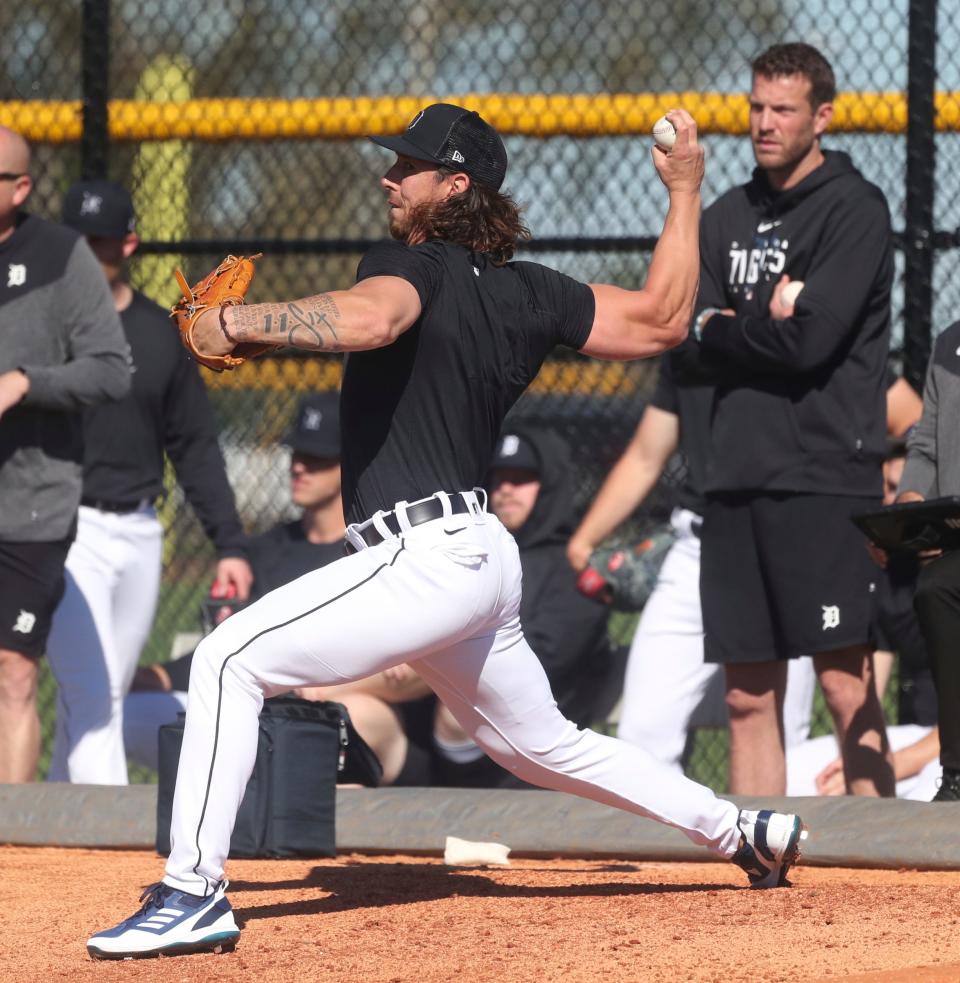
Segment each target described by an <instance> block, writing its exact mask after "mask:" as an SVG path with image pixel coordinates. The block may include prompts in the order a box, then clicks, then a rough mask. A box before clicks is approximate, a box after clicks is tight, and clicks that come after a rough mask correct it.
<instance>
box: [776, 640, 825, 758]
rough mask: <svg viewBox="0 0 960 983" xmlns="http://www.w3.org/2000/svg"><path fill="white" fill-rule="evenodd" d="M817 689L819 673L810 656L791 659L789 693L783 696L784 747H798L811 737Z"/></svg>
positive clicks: (788, 673)
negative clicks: (814, 698) (811, 723)
mask: <svg viewBox="0 0 960 983" xmlns="http://www.w3.org/2000/svg"><path fill="white" fill-rule="evenodd" d="M816 688H817V673H816V671H815V670H814V668H813V659H812V658H811V657H810V656H809V655H803V656H801V657H800V658H799V659H791V660H790V661H789V662H788V663H787V691H786V693H784V696H783V744H784V747H796V746H797V745H798V744H803V742H804V741H805V740H806V739H807V738H808V737H809V736H810V717H811V715H812V714H813V694H814V692H815V691H816Z"/></svg>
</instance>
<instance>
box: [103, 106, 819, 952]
mask: <svg viewBox="0 0 960 983" xmlns="http://www.w3.org/2000/svg"><path fill="white" fill-rule="evenodd" d="M669 115H670V118H671V120H672V121H673V123H674V125H675V127H676V128H677V131H678V132H677V141H676V145H675V146H674V148H673V150H672V151H671V152H670V153H669V154H668V153H665V152H663V151H661V150H656V149H655V150H654V162H655V165H656V168H657V171H658V172H659V174H660V177H661V179H662V180H663V182H664V184H665V185H666V187H667V189H668V192H669V196H670V207H669V210H668V212H667V216H666V219H665V223H664V229H663V234H662V235H661V237H660V239H659V242H658V244H657V247H656V249H655V250H654V254H653V258H652V261H651V264H650V269H649V272H648V276H647V281H646V286H645V287H644V288H643V289H642V290H636V291H631V290H622V289H619V288H617V287H613V286H607V285H600V284H592V285H588V284H584V283H579V282H578V281H576V280H573V279H571V278H569V277H566V276H563V275H562V274H560V273H557V272H556V271H555V270H551V269H549V268H547V267H544V266H541V265H539V264H536V263H529V262H518V263H510V262H508V261H509V260H510V258H511V257H512V255H513V252H514V249H515V247H516V245H517V243H518V241H522V240H523V239H525V238H527V236H528V235H529V233H528V232H527V230H526V229H525V227H524V225H523V223H522V221H521V218H520V214H519V210H518V208H517V206H516V204H515V203H514V202H513V200H512V199H511V198H510V197H509V196H507V195H506V194H504V193H502V192H501V191H500V188H501V185H502V183H503V180H504V178H505V176H506V171H507V154H506V148H505V147H504V145H503V142H502V140H501V139H500V136H499V134H497V132H496V131H495V130H494V129H493V127H491V126H490V125H489V124H488V123H486V122H485V121H484V120H482V119H481V118H480V116H479V115H478V114H477V113H474V112H469V111H467V110H465V109H463V108H461V107H459V106H453V105H448V104H442V103H440V104H435V105H432V106H429V107H428V108H426V109H425V110H423V111H422V112H421V113H419V114H418V115H417V116H416V117H415V118H414V119H413V120H412V121H411V123H410V124H409V126H408V127H407V129H406V131H405V132H404V133H403V134H402V135H401V136H398V137H377V138H375V141H376V142H377V143H379V144H381V145H382V146H385V147H386V148H388V149H390V150H392V151H394V152H395V153H396V155H397V159H396V162H395V163H394V164H393V165H392V166H391V167H390V169H389V170H388V171H387V172H386V174H385V175H384V177H383V179H382V181H381V185H382V187H383V190H384V192H385V195H386V206H387V209H388V212H389V222H390V231H391V233H392V235H393V237H394V239H395V240H396V241H395V242H386V243H382V244H379V245H377V246H374V247H373V248H372V249H371V250H370V251H369V252H368V253H367V254H366V255H365V256H364V258H363V260H362V261H361V263H360V267H359V270H358V274H357V279H358V282H357V284H356V285H355V286H354V287H352V288H350V289H349V290H336V291H331V292H329V293H321V294H317V295H315V296H312V297H307V298H304V299H302V300H298V301H296V302H295V303H280V304H256V305H252V306H233V307H222V308H213V309H210V310H208V311H206V312H205V313H204V314H202V315H200V317H199V320H198V321H197V322H196V323H195V325H194V327H193V334H194V341H195V342H196V344H197V345H198V347H199V349H200V350H201V351H202V352H204V353H205V354H207V353H209V354H211V355H219V354H227V353H229V352H231V351H232V350H233V349H234V346H235V345H236V344H238V343H240V342H244V341H253V342H255V341H264V342H267V343H273V344H292V345H295V346H297V347H300V348H304V349H306V350H310V351H316V350H325V351H347V352H349V353H350V354H349V356H348V358H347V361H346V366H345V371H344V378H343V387H342V390H341V403H340V412H341V420H342V428H343V462H342V465H343V491H344V502H345V506H346V508H345V512H346V516H345V517H346V520H347V523H348V525H347V533H346V540H347V545H348V549H349V555H348V556H346V557H344V558H343V559H342V560H339V561H337V562H336V563H333V564H330V565H329V566H327V567H324V568H323V569H321V570H317V571H316V572H314V573H311V574H307V575H306V576H305V577H301V578H300V579H299V580H296V581H294V582H293V583H292V584H289V585H287V586H286V587H282V588H280V589H279V590H276V591H274V592H273V593H272V594H269V595H267V597H265V598H263V600H261V601H258V602H257V603H256V604H254V605H252V606H251V607H248V608H245V609H244V610H242V611H239V612H238V613H237V614H235V615H234V616H233V617H231V618H228V619H227V620H226V621H225V622H224V623H223V624H222V625H221V626H220V627H219V628H218V629H217V630H216V631H215V632H214V633H213V634H212V635H209V636H208V637H207V638H206V639H204V641H203V642H202V643H201V644H200V647H199V648H198V649H197V653H196V657H195V659H194V665H193V671H192V674H191V678H190V710H189V712H188V714H187V721H186V728H185V730H184V738H183V751H182V754H181V758H180V760H181V762H182V767H181V769H180V772H179V775H178V779H177V789H176V794H175V797H174V803H173V820H172V826H171V853H170V857H169V859H168V862H167V871H166V876H165V877H164V880H163V882H162V883H160V884H158V885H155V886H154V887H153V888H152V889H151V890H150V891H148V893H147V895H146V898H147V900H146V904H145V905H144V907H143V908H142V909H141V910H140V911H139V912H137V913H136V914H135V915H133V916H132V917H131V918H129V919H126V920H125V921H123V922H121V923H120V924H119V925H117V926H116V927H115V928H112V929H109V930H107V931H105V932H100V933H99V934H97V935H95V936H93V937H92V938H91V939H90V940H89V941H88V943H87V947H88V951H89V952H90V953H91V955H93V956H94V957H97V958H112V959H118V958H127V957H134V956H148V955H157V954H159V953H161V952H166V953H170V954H173V953H181V952H190V951H197V950H211V949H212V950H218V949H222V948H225V947H230V946H232V945H233V944H234V942H235V941H236V939H237V937H238V936H239V930H238V929H237V927H236V923H235V922H234V919H233V913H232V910H231V908H230V903H229V901H228V900H227V898H226V897H225V895H224V890H225V887H226V884H225V882H224V880H223V865H224V861H225V859H226V855H227V849H228V846H229V841H230V833H231V830H232V827H233V823H234V819H235V816H236V812H237V808H238V807H239V804H240V800H241V798H242V797H243V793H244V788H245V786H246V782H247V778H248V777H249V775H250V773H251V770H252V767H253V762H254V758H255V756H256V744H257V715H258V713H259V711H260V707H261V706H262V703H263V699H264V697H269V696H271V695H274V694H276V693H279V692H282V691H284V690H287V689H290V688H291V687H294V686H304V685H309V684H321V685H322V684H331V683H336V682H345V681H348V680H351V679H359V678H361V677H364V676H369V675H371V674H372V673H375V672H379V671H381V670H385V669H388V668H390V667H392V666H396V665H398V664H399V663H402V662H409V663H410V664H411V665H412V667H413V668H414V669H415V670H416V671H417V672H418V673H419V675H420V676H421V678H423V679H424V680H425V681H426V682H427V683H428V684H429V685H430V687H431V688H432V689H433V690H434V692H436V694H437V696H438V697H439V698H440V699H441V700H442V701H443V702H444V703H445V704H446V705H447V706H448V707H449V708H450V710H451V711H452V712H453V713H454V715H455V716H456V718H457V719H458V721H459V722H460V724H461V725H462V726H463V727H464V729H465V730H466V731H467V733H468V734H470V735H471V737H472V738H473V739H474V740H475V741H476V742H477V743H478V744H479V745H480V746H481V747H482V748H483V749H484V750H485V751H486V752H487V753H488V754H489V755H490V756H491V757H492V758H493V759H494V760H495V761H497V762H498V763H499V764H500V765H502V766H503V767H504V768H507V769H508V770H510V771H512V772H514V773H515V774H516V775H517V776H518V777H519V778H521V779H522V780H524V781H528V782H531V783H533V784H538V785H543V786H545V787H548V788H553V789H557V790H563V791H568V792H572V793H575V794H578V795H583V796H586V797H588V798H592V799H595V800H596V801H599V802H604V803H607V804H609V805H614V806H618V807H620V808H623V809H627V810H629V811H631V812H633V813H635V814H637V815H643V816H648V817H653V818H656V819H658V820H660V821H661V822H665V823H668V824H670V825H673V826H675V827H677V828H679V829H681V830H683V831H684V832H685V833H686V834H687V835H688V836H689V837H690V838H691V840H693V841H694V842H695V843H699V844H701V845H703V846H707V847H709V848H711V849H712V850H713V851H714V852H715V853H716V854H717V855H719V856H722V857H726V858H728V859H731V860H734V861H735V862H737V863H738V864H740V865H741V866H743V868H744V869H745V870H747V871H748V874H749V876H750V879H751V881H752V882H753V883H755V884H756V885H758V886H774V885H777V884H780V883H783V880H784V874H785V873H786V870H787V869H788V868H789V866H790V865H791V864H792V863H793V861H794V860H795V858H796V854H797V848H798V846H799V842H800V839H801V837H802V828H801V823H800V819H799V818H798V817H797V816H794V815H783V814H779V813H773V812H770V811H769V810H760V811H759V812H748V811H740V810H738V809H737V807H736V806H735V805H734V804H733V803H731V802H725V801H723V800H721V799H718V798H717V797H716V796H715V795H714V794H713V793H712V792H711V791H710V790H709V789H706V788H704V787H702V786H700V785H697V784H695V783H694V782H691V781H689V780H688V779H686V778H684V777H683V776H681V775H676V774H675V773H673V772H671V771H670V770H669V769H665V768H662V767H661V766H660V765H659V764H658V763H657V762H655V761H654V760H653V759H652V758H650V757H649V756H648V755H646V754H645V753H644V752H643V751H641V750H640V749H638V748H635V747H631V746H630V745H628V744H625V743H623V742H621V741H617V740H615V739H614V738H610V737H604V736H601V735H599V734H595V733H593V732H592V731H589V730H580V729H578V728H577V727H576V725H574V724H573V723H571V722H570V721H568V720H566V719H565V718H564V717H563V715H562V714H561V713H560V711H559V710H558V709H557V705H556V701H555V700H554V699H553V696H552V694H551V692H550V686H549V683H548V682H547V677H546V674H545V673H544V671H543V668H542V666H541V665H540V663H539V661H538V660H537V657H536V655H535V654H534V652H533V651H532V650H531V649H530V647H529V645H528V644H527V642H526V640H525V639H524V636H523V631H522V629H521V626H520V618H519V609H520V594H521V585H520V582H521V573H520V562H519V557H518V551H517V545H516V542H515V541H514V539H513V537H512V536H511V535H510V533H509V532H508V531H507V530H506V528H505V527H504V526H503V525H502V524H501V523H500V521H499V520H498V519H497V518H496V517H495V516H493V515H491V514H490V513H488V512H487V511H486V508H485V505H486V502H485V495H484V493H483V490H482V489H481V488H479V487H478V486H479V485H480V482H481V481H482V479H483V476H484V474H485V472H486V470H487V467H488V465H489V462H490V459H491V457H492V455H493V449H494V446H495V443H496V440H497V436H498V434H499V431H500V427H501V425H502V422H503V418H504V416H505V415H506V413H507V411H508V410H509V408H510V407H511V406H512V405H513V403H514V402H515V401H516V399H517V398H518V397H519V396H520V394H521V393H522V392H523V390H524V389H525V388H526V386H527V385H528V384H529V383H530V382H531V381H532V379H533V378H534V377H535V376H536V374H537V372H538V371H539V369H540V367H541V365H542V364H543V361H544V359H545V358H546V357H547V356H548V355H549V354H550V352H551V351H552V350H553V348H554V347H555V346H556V345H558V344H563V345H567V346H569V347H571V348H574V349H576V350H579V351H582V352H583V353H585V354H587V355H594V356H599V357H603V358H611V359H613V358H617V359H630V358H642V357H645V356H648V355H653V354H656V353H658V352H661V351H663V350H664V349H666V348H669V347H670V346H672V345H675V344H677V343H678V342H679V341H681V340H682V339H683V337H684V336H685V334H686V331H687V325H688V324H689V321H690V318H691V316H692V313H693V302H694V299H695V295H696V285H697V280H698V276H699V251H698V226H699V216H700V183H701V180H702V176H703V151H702V150H701V149H700V148H699V147H698V145H697V140H696V124H695V123H694V121H693V119H692V117H690V115H689V114H688V113H686V112H684V111H683V110H674V111H672V112H671V113H670V114H669ZM280 324H285V325H286V329H285V330H284V331H283V332H282V335H281V336H278V333H277V328H278V326H279V325H280ZM754 844H755V845H756V849H754Z"/></svg>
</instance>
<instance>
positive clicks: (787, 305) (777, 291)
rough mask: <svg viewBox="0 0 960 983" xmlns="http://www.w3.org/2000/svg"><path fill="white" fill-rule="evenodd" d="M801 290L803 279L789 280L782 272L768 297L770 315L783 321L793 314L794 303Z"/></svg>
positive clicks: (776, 319)
mask: <svg viewBox="0 0 960 983" xmlns="http://www.w3.org/2000/svg"><path fill="white" fill-rule="evenodd" d="M801 290H803V280H791V279H790V277H788V276H787V275H786V273H784V275H783V276H782V277H780V282H779V283H778V284H777V285H776V286H775V287H774V288H773V296H772V297H771V298H770V317H772V318H773V319H774V320H775V321H783V320H786V318H788V317H793V315H794V305H795V304H796V301H797V297H798V296H799V295H800V291H801Z"/></svg>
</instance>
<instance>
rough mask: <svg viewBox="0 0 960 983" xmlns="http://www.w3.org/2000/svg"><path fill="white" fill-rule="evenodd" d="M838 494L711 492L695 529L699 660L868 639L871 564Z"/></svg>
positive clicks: (850, 504)
mask: <svg viewBox="0 0 960 983" xmlns="http://www.w3.org/2000/svg"><path fill="white" fill-rule="evenodd" d="M878 505H879V500H878V499H875V498H870V497H854V496H844V495H799V494H791V495H784V494H779V495H772V494H771V495H758V494H752V495H731V496H723V497H715V498H711V500H710V502H709V503H708V505H707V509H706V513H705V515H704V522H703V528H702V530H701V549H702V553H701V562H700V599H701V603H702V606H703V628H704V658H705V660H706V661H707V662H722V663H741V662H769V661H772V660H774V659H793V658H796V657H798V656H801V655H815V654H817V653H818V652H832V651H834V650H837V649H843V648H847V647H849V646H853V645H868V644H871V623H872V619H873V615H874V604H875V597H876V581H877V578H878V576H879V573H880V571H879V568H878V567H877V566H876V565H875V564H874V562H873V560H871V558H870V555H869V553H868V552H867V549H866V540H865V539H864V536H863V534H862V533H861V532H860V531H859V530H858V529H857V528H856V526H854V524H853V523H852V522H851V521H850V516H851V515H852V514H853V513H854V512H862V511H867V510H869V509H873V508H877V507H878Z"/></svg>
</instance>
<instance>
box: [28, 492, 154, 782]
mask: <svg viewBox="0 0 960 983" xmlns="http://www.w3.org/2000/svg"><path fill="white" fill-rule="evenodd" d="M161 536H162V529H161V526H160V523H159V522H158V521H157V518H156V514H155V513H154V511H153V509H152V508H145V509H143V510H141V511H140V512H133V513H127V514H124V515H115V514H112V513H104V512H99V511H97V510H96V509H90V508H86V507H81V509H80V513H79V519H78V523H77V538H76V540H75V541H74V543H73V544H72V546H71V547H70V552H69V554H68V556H67V562H66V577H65V580H66V590H65V592H64V597H63V600H62V601H61V603H60V605H59V607H58V608H57V611H56V613H55V615H54V619H53V626H52V629H51V632H50V640H49V642H48V645H47V656H48V659H49V661H50V668H51V671H52V672H53V675H54V677H55V678H56V681H57V687H58V692H57V726H56V734H55V737H54V752H53V757H52V760H51V765H50V772H49V778H50V780H52V781H71V782H88V783H91V784H97V785H125V784H126V783H127V759H126V754H125V751H124V745H123V698H124V696H125V695H126V692H127V690H128V689H129V685H130V680H131V678H132V676H133V673H134V671H135V669H136V665H137V661H138V659H139V657H140V651H141V648H142V647H143V643H144V641H145V640H146V637H147V634H148V633H149V630H150V625H151V623H152V620H153V614H154V611H155V608H156V601H157V590H158V587H159V577H160V559H161Z"/></svg>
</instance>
